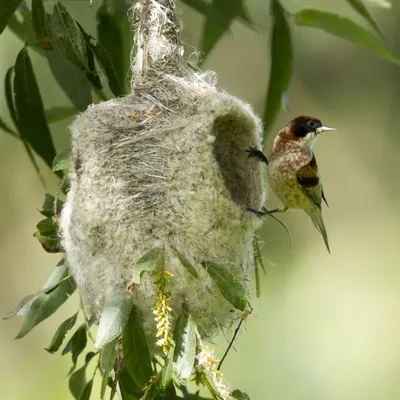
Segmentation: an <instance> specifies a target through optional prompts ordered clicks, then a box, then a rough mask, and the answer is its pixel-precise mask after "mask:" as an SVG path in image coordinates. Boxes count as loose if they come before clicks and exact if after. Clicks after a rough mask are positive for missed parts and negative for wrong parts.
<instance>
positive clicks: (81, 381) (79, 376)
mask: <svg viewBox="0 0 400 400" xmlns="http://www.w3.org/2000/svg"><path fill="white" fill-rule="evenodd" d="M68 386H69V390H70V392H71V394H72V396H74V399H76V400H80V399H81V395H82V393H83V391H84V389H85V386H86V365H84V366H83V367H81V368H79V369H78V370H77V371H76V372H74V373H73V374H72V375H71V376H70V378H69V381H68Z"/></svg>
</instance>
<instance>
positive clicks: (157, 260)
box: [132, 247, 165, 284]
mask: <svg viewBox="0 0 400 400" xmlns="http://www.w3.org/2000/svg"><path fill="white" fill-rule="evenodd" d="M164 262H165V260H164V247H154V248H153V249H151V250H150V251H148V252H147V253H146V254H145V255H144V256H142V257H140V259H139V261H138V262H137V263H136V264H135V266H134V267H133V271H132V281H133V282H134V283H136V284H140V279H141V278H142V275H143V274H144V272H149V271H154V270H156V269H161V268H163V267H164Z"/></svg>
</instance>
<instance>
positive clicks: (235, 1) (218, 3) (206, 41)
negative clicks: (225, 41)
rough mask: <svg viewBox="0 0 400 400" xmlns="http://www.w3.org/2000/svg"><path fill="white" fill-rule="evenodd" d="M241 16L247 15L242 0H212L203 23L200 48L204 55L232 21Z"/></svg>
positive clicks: (247, 20) (228, 27)
mask: <svg viewBox="0 0 400 400" xmlns="http://www.w3.org/2000/svg"><path fill="white" fill-rule="evenodd" d="M239 15H240V16H242V18H243V17H244V18H245V20H246V22H250V20H249V19H248V17H247V12H246V10H245V6H244V1H243V0H230V1H229V4H228V3H227V2H226V1H225V0H212V3H211V4H210V5H209V6H208V9H207V15H206V16H207V19H206V22H205V25H204V29H203V34H202V40H201V45H200V49H201V52H202V54H203V56H204V57H206V56H207V55H208V53H209V52H210V51H211V50H212V49H213V48H214V46H215V45H216V44H217V42H218V41H219V40H220V39H221V37H222V36H223V35H224V34H225V33H226V32H227V31H229V29H230V26H231V24H232V22H233V21H234V20H235V19H236V18H238V17H239Z"/></svg>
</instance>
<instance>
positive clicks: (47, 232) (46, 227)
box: [36, 218, 58, 236]
mask: <svg viewBox="0 0 400 400" xmlns="http://www.w3.org/2000/svg"><path fill="white" fill-rule="evenodd" d="M36 229H37V230H38V231H39V232H40V234H41V235H42V236H53V235H55V234H57V232H58V226H57V224H55V223H54V221H53V218H46V219H43V220H42V221H40V222H39V223H38V224H37V225H36Z"/></svg>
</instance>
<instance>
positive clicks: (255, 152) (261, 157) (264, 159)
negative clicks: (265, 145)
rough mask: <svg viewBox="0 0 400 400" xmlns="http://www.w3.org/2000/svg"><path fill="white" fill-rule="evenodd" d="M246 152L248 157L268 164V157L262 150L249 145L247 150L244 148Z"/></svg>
mask: <svg viewBox="0 0 400 400" xmlns="http://www.w3.org/2000/svg"><path fill="white" fill-rule="evenodd" d="M246 152H247V153H249V155H248V157H249V158H251V157H253V158H257V159H258V160H260V161H262V162H264V163H265V164H267V165H268V158H267V157H266V156H265V154H264V153H263V152H262V151H260V150H258V149H256V148H255V147H250V148H249V149H248V150H246Z"/></svg>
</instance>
